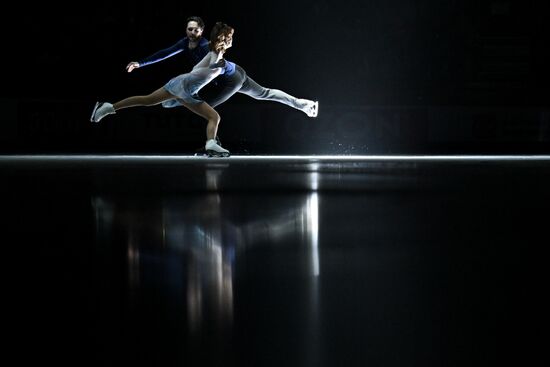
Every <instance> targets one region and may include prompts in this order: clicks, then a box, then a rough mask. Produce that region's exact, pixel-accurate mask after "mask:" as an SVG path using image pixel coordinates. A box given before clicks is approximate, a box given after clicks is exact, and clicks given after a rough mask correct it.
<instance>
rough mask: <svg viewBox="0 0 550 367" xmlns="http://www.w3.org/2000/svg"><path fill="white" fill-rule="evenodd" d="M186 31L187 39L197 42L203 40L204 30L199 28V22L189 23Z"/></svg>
mask: <svg viewBox="0 0 550 367" xmlns="http://www.w3.org/2000/svg"><path fill="white" fill-rule="evenodd" d="M185 31H186V33H187V38H189V39H190V40H191V41H196V40H198V39H199V38H201V36H202V31H203V29H202V28H201V27H199V24H198V23H197V22H195V21H190V22H189V23H187V29H186V30H185Z"/></svg>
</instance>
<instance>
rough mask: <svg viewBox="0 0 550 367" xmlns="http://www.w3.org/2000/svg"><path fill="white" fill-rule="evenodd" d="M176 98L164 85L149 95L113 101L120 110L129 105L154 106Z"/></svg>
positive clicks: (116, 109) (114, 105)
mask: <svg viewBox="0 0 550 367" xmlns="http://www.w3.org/2000/svg"><path fill="white" fill-rule="evenodd" d="M174 98H175V97H174V95H172V94H170V93H168V91H167V90H166V89H164V87H161V88H159V89H157V90H156V91H154V92H153V93H151V94H149V95H146V96H133V97H128V98H125V99H123V100H121V101H118V102H116V103H113V108H114V109H115V111H118V110H120V109H123V108H128V107H137V106H154V105H157V104H160V103H162V102H164V101H167V100H169V99H174Z"/></svg>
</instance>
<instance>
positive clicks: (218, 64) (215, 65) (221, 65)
mask: <svg viewBox="0 0 550 367" xmlns="http://www.w3.org/2000/svg"><path fill="white" fill-rule="evenodd" d="M224 67H225V59H220V60H219V61H218V62H215V63H213V64H212V65H210V68H212V69H215V68H224Z"/></svg>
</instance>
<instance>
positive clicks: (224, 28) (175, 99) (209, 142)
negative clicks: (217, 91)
mask: <svg viewBox="0 0 550 367" xmlns="http://www.w3.org/2000/svg"><path fill="white" fill-rule="evenodd" d="M233 33H234V30H233V28H232V27H230V26H228V25H227V24H225V23H222V22H217V23H216V24H215V26H214V28H213V29H212V32H211V34H210V42H209V51H208V53H207V54H206V55H205V56H204V57H203V58H202V59H201V61H200V62H199V63H197V64H196V65H195V66H194V67H193V69H192V70H191V71H190V72H189V73H186V74H181V75H178V76H176V77H175V78H172V79H171V80H170V81H168V83H166V84H165V85H164V86H162V87H161V88H159V89H157V90H155V91H154V92H152V93H151V94H148V95H144V96H132V97H128V98H125V99H123V100H120V101H118V102H115V103H112V104H111V103H109V102H97V103H96V104H95V106H94V109H93V111H92V116H91V118H90V120H91V121H93V122H99V121H100V120H101V119H102V118H104V117H105V116H107V115H110V114H114V113H116V112H117V111H119V110H121V109H124V108H129V107H138V106H155V105H158V104H161V103H162V104H163V106H165V107H173V106H176V105H183V106H185V107H186V108H188V109H189V110H191V111H192V112H194V113H196V114H197V115H199V116H201V117H203V118H205V119H206V120H207V125H206V144H205V150H206V152H207V154H208V155H210V156H221V157H227V156H229V155H230V154H229V151H228V150H227V149H224V148H222V147H221V146H220V145H219V144H218V143H217V142H216V134H217V131H218V126H219V123H220V115H219V114H218V113H217V112H216V111H215V110H214V109H213V108H212V107H211V106H210V105H209V104H208V103H206V102H205V101H203V100H202V99H200V97H199V96H198V94H197V93H198V92H199V90H200V89H201V88H203V87H204V86H205V85H206V84H208V83H209V82H210V81H212V80H213V79H214V78H216V77H217V76H218V75H220V74H222V73H224V71H225V69H226V65H227V63H228V62H226V60H225V59H224V58H223V55H224V54H225V52H226V51H227V49H229V48H230V47H231V46H232V44H233Z"/></svg>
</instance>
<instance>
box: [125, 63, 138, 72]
mask: <svg viewBox="0 0 550 367" xmlns="http://www.w3.org/2000/svg"><path fill="white" fill-rule="evenodd" d="M134 69H139V62H135V61H132V62H131V63H129V64H128V65H126V71H127V72H129V73H131V72H132V70H134Z"/></svg>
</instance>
